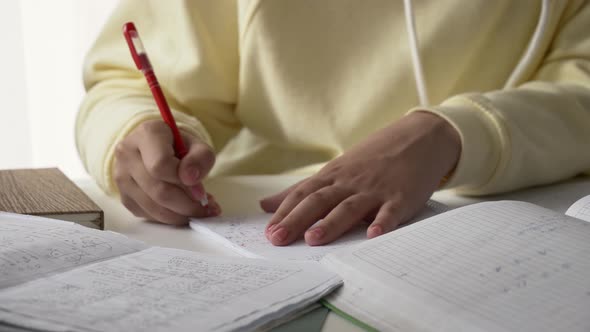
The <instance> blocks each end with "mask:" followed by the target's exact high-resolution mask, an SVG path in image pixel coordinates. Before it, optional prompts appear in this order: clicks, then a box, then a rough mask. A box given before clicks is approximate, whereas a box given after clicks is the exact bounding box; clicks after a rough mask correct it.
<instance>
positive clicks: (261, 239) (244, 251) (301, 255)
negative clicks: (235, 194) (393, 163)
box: [190, 200, 448, 261]
mask: <svg viewBox="0 0 590 332" xmlns="http://www.w3.org/2000/svg"><path fill="white" fill-rule="evenodd" d="M447 210H448V207H447V206H446V205H444V204H441V203H439V202H437V201H434V200H429V201H428V202H427V203H426V206H425V207H424V209H423V210H422V212H421V213H420V214H419V215H418V216H417V217H416V218H414V219H413V220H412V222H416V221H419V220H423V219H426V218H428V217H432V216H434V215H436V214H439V213H442V212H445V211H447ZM271 216H272V214H269V213H261V214H255V215H248V216H228V217H225V216H221V217H214V218H206V219H193V220H192V221H191V223H190V226H191V228H193V229H194V230H196V231H197V232H201V233H203V234H206V235H208V236H210V237H211V238H212V239H214V240H217V241H218V243H219V244H220V245H223V246H225V247H227V248H229V249H231V250H233V251H235V252H236V253H238V254H241V255H243V256H246V257H255V258H260V257H264V258H276V259H280V260H295V261H319V260H320V259H322V257H324V256H325V255H326V254H327V253H329V252H332V251H334V250H336V249H339V248H344V247H350V246H352V245H355V244H358V243H360V242H362V241H365V240H366V238H367V224H361V225H358V226H356V227H355V228H353V229H352V230H350V231H349V232H348V233H346V234H345V235H344V236H343V237H341V238H340V239H338V240H336V241H334V242H332V243H330V244H327V245H324V246H314V247H310V246H308V245H307V244H306V243H305V241H304V240H303V239H300V240H299V241H296V242H295V243H293V244H291V245H289V246H282V247H276V246H273V245H272V244H271V243H270V242H268V240H267V239H266V237H265V235H264V228H265V227H266V224H268V222H269V221H270V218H271Z"/></svg>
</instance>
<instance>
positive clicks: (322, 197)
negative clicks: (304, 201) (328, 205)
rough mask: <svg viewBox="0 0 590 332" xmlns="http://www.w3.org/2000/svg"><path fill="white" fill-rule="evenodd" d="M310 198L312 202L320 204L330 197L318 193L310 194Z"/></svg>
mask: <svg viewBox="0 0 590 332" xmlns="http://www.w3.org/2000/svg"><path fill="white" fill-rule="evenodd" d="M308 198H309V199H310V200H312V201H315V202H319V203H323V202H326V201H327V200H328V196H327V195H326V194H325V193H323V192H321V191H316V192H314V193H312V194H310V195H309V196H308Z"/></svg>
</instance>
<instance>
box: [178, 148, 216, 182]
mask: <svg viewBox="0 0 590 332" xmlns="http://www.w3.org/2000/svg"><path fill="white" fill-rule="evenodd" d="M185 142H187V143H188V152H187V154H186V155H185V156H184V158H182V160H181V161H180V165H179V166H178V176H179V177H180V181H181V182H182V184H184V185H185V186H195V185H197V184H199V183H200V182H201V181H202V180H203V178H205V176H207V174H208V173H209V171H210V170H211V168H212V167H213V164H215V152H213V149H212V148H211V147H210V146H209V145H208V144H207V143H205V142H203V141H202V140H201V139H199V138H196V137H187V138H186V139H185Z"/></svg>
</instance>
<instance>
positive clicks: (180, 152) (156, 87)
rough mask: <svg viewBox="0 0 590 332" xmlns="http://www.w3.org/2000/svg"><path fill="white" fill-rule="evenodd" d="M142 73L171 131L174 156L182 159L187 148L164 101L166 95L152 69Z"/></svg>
mask: <svg viewBox="0 0 590 332" xmlns="http://www.w3.org/2000/svg"><path fill="white" fill-rule="evenodd" d="M144 75H145V78H146V80H147V82H148V85H149V87H150V90H151V91H152V95H153V96H154V100H155V101H156V104H157V105H158V109H159V110H160V115H162V119H163V120H164V122H165V123H166V124H167V125H168V127H170V130H171V131H172V136H173V138H174V152H175V154H176V157H178V159H182V158H183V157H184V156H185V155H186V154H187V153H188V149H187V148H186V146H185V145H184V141H183V140H182V137H181V136H180V131H179V130H178V126H176V121H174V116H173V115H172V112H171V111H170V107H168V103H167V102H166V97H165V96H164V93H163V92H162V88H161V87H160V83H158V79H157V78H156V75H155V74H154V72H153V71H152V70H148V71H145V72H144Z"/></svg>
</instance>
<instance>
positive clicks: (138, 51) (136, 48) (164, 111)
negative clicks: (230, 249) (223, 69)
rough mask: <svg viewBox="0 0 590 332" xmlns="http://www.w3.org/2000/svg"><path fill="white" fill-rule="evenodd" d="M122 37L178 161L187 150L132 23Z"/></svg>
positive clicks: (124, 26)
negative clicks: (144, 82) (141, 75)
mask: <svg viewBox="0 0 590 332" xmlns="http://www.w3.org/2000/svg"><path fill="white" fill-rule="evenodd" d="M123 35H124V36H125V40H126V41H127V46H129V50H130V51H131V57H132V58H133V61H134V62H135V65H136V66H137V69H139V70H140V71H141V72H142V73H143V75H144V76H145V79H146V80H147V83H148V86H149V87H150V90H151V91H152V95H153V96H154V99H155V100H156V104H157V105H158V109H159V110H160V114H161V115H162V119H164V122H165V123H166V124H167V125H168V126H169V127H170V129H171V130H172V135H173V136H174V152H175V154H176V157H178V159H182V158H183V157H184V156H185V155H186V154H187V153H188V150H187V148H186V145H184V142H183V140H182V137H181V136H180V131H178V127H177V126H176V121H174V116H172V112H170V107H169V106H168V102H167V101H166V97H164V93H163V92H162V88H160V83H158V79H157V78H156V73H155V72H154V69H153V68H152V64H151V63H150V59H149V58H148V56H147V53H146V51H145V48H144V47H143V43H142V42H141V39H140V38H139V33H138V32H137V29H136V28H135V24H133V22H127V23H125V24H124V25H123ZM208 204H209V202H208V200H207V196H206V195H205V197H203V198H202V199H201V205H202V206H204V207H207V205H208Z"/></svg>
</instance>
